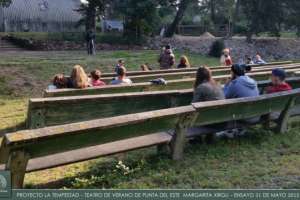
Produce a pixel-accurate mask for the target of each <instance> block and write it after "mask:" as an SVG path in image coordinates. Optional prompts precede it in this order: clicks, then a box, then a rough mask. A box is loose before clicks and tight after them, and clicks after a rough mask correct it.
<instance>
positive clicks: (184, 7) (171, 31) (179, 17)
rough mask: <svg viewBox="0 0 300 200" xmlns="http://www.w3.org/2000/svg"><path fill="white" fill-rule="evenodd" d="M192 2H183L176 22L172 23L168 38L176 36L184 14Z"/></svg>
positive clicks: (182, 0) (189, 0)
mask: <svg viewBox="0 0 300 200" xmlns="http://www.w3.org/2000/svg"><path fill="white" fill-rule="evenodd" d="M190 2H191V0H181V2H180V4H179V8H178V11H177V14H176V17H175V19H174V21H173V22H172V24H171V25H170V26H169V28H168V29H167V32H166V37H172V36H173V35H174V34H175V32H176V28H177V27H178V25H179V23H180V21H181V20H182V18H183V16H184V13H185V11H186V9H187V7H188V5H189V3H190Z"/></svg>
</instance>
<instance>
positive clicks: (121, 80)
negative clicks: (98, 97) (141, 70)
mask: <svg viewBox="0 0 300 200" xmlns="http://www.w3.org/2000/svg"><path fill="white" fill-rule="evenodd" d="M117 75H118V77H116V78H115V79H114V80H113V81H112V82H111V84H112V85H123V84H132V81H131V80H130V79H129V78H127V77H126V68H125V67H120V68H119V69H118V71H117Z"/></svg>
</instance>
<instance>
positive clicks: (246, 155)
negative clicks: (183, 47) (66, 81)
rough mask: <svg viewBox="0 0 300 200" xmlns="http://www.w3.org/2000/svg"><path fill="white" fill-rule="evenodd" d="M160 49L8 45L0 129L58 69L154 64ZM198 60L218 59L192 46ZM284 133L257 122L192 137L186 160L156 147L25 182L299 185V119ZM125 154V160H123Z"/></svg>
mask: <svg viewBox="0 0 300 200" xmlns="http://www.w3.org/2000/svg"><path fill="white" fill-rule="evenodd" d="M158 53H159V52H157V51H111V52H98V54H97V56H95V57H89V56H86V55H85V52H78V51H74V52H64V51H62V52H24V53H3V54H2V55H3V56H2V58H1V60H0V70H1V73H0V94H1V95H0V132H2V133H6V132H10V131H14V130H18V129H20V128H22V127H24V121H25V118H26V111H27V101H28V98H29V97H32V96H34V97H40V96H41V94H42V90H43V89H44V88H45V87H46V86H47V84H49V81H50V79H51V77H52V76H53V75H54V74H56V73H61V72H64V73H66V74H69V73H70V71H71V68H72V66H73V65H74V64H81V65H83V66H85V69H86V70H87V71H90V70H92V69H94V68H99V69H101V70H102V71H103V72H111V71H113V66H114V65H115V63H116V62H117V60H118V59H120V58H122V59H124V60H125V62H126V65H127V67H128V69H129V70H138V69H139V65H140V64H142V63H145V62H147V63H149V64H150V65H151V66H153V67H154V68H157V55H158ZM183 53H185V54H187V55H188V56H189V57H190V59H191V63H192V65H193V66H200V65H209V66H212V65H217V64H218V59H215V58H208V57H204V56H200V55H196V54H191V53H188V52H176V56H177V58H178V56H180V55H181V54H183ZM293 125H294V128H293V129H292V130H291V131H290V132H289V133H287V134H285V135H277V134H274V133H271V132H266V131H262V130H261V129H259V128H255V129H252V130H250V131H249V134H247V135H246V136H245V137H242V138H236V139H232V140H224V139H222V140H218V141H216V142H215V143H213V144H211V145H207V144H201V143H196V144H188V145H187V146H186V152H185V158H184V160H183V161H180V162H174V161H172V160H170V159H169V157H168V156H167V155H157V154H156V149H155V148H148V149H144V150H138V151H134V152H130V153H128V154H122V155H116V156H112V157H108V158H101V159H96V160H91V161H87V162H82V163H77V164H73V165H68V166H63V167H59V168H55V169H50V170H44V171H40V172H35V173H30V174H26V177H25V186H26V188H81V189H83V188H298V189H299V188H300V184H299V183H300V168H299V166H300V156H299V154H300V151H299V149H300V132H299V125H298V124H297V122H296V123H295V124H293ZM119 160H122V161H123V163H124V164H125V166H127V167H129V168H128V169H127V168H126V167H124V166H123V165H120V164H118V161H119Z"/></svg>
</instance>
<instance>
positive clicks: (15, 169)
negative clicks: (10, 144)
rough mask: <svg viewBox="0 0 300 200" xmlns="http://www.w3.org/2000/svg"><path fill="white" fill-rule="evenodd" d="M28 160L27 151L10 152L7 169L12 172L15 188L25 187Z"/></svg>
mask: <svg viewBox="0 0 300 200" xmlns="http://www.w3.org/2000/svg"><path fill="white" fill-rule="evenodd" d="M28 160H29V154H27V153H25V152H24V151H16V152H12V153H10V155H9V158H8V162H7V164H6V165H5V169H6V170H9V171H10V172H11V182H12V188H13V189H19V188H22V187H23V182H24V177H25V172H26V167H27V163H28Z"/></svg>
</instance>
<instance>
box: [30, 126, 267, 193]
mask: <svg viewBox="0 0 300 200" xmlns="http://www.w3.org/2000/svg"><path fill="white" fill-rule="evenodd" d="M270 134H272V133H270V132H268V131H256V130H251V133H250V134H246V135H244V136H241V137H237V138H234V139H224V138H222V139H218V140H216V141H215V142H214V143H212V144H206V143H201V142H200V143H188V144H187V146H186V152H185V158H184V160H183V161H182V162H175V161H173V160H171V159H170V158H169V156H168V155H167V154H160V155H157V154H156V148H154V147H153V148H148V149H143V150H138V151H134V152H130V153H127V154H126V156H125V158H124V159H121V160H123V162H122V163H120V162H119V161H118V160H120V159H118V158H120V156H113V157H109V158H107V159H104V160H103V159H98V160H94V161H92V162H91V164H89V165H88V166H89V167H88V170H87V171H85V172H82V173H76V174H72V176H70V177H67V178H62V179H59V180H55V181H52V182H48V183H45V184H37V185H34V183H30V184H27V185H26V186H25V187H26V188H48V189H53V188H55V189H57V188H72V189H78V188H80V189H94V188H116V187H118V186H119V184H122V183H126V182H130V181H134V180H136V179H141V178H145V177H152V178H153V177H154V179H157V180H154V182H155V183H157V184H158V185H161V187H162V188H164V187H168V186H169V185H172V184H173V183H172V181H175V182H178V180H175V179H178V178H176V174H180V173H182V172H183V171H182V170H183V169H189V168H190V167H191V166H192V165H193V164H195V162H198V161H199V162H200V163H201V161H202V160H203V161H204V160H206V159H207V160H209V159H218V162H220V163H222V162H224V161H226V160H229V159H230V158H231V156H232V154H233V153H236V152H235V151H236V150H237V148H238V149H239V151H241V152H243V151H247V149H248V148H249V149H250V152H251V151H253V149H257V146H259V145H261V143H262V142H263V141H266V139H267V138H268V136H270ZM122 155H124V154H122ZM122 157H124V156H122ZM196 160H197V161H196ZM124 163H125V164H124ZM173 171H174V172H173ZM165 173H170V174H173V173H174V174H175V175H174V174H173V175H168V176H170V177H168V176H167V175H166V177H163V175H162V178H161V177H159V178H157V177H156V176H157V175H159V174H165ZM183 173H184V172H183ZM171 176H172V177H171ZM164 181H166V182H167V183H163V182H164ZM175 184H176V183H175ZM141 187H143V186H141ZM150 187H151V186H150ZM154 187H155V186H154Z"/></svg>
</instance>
